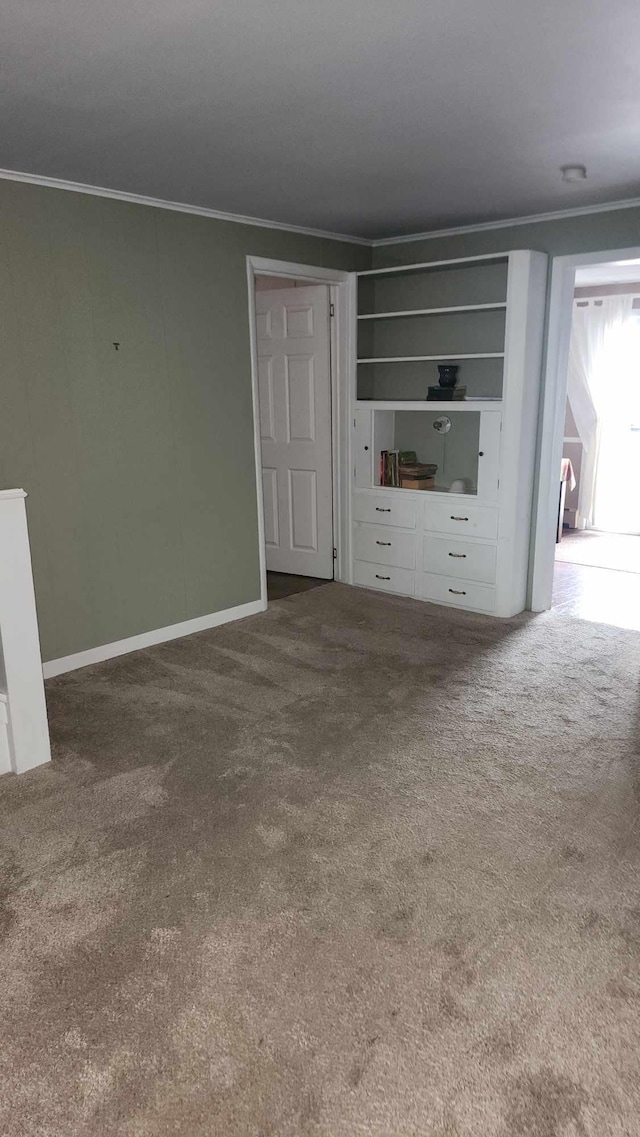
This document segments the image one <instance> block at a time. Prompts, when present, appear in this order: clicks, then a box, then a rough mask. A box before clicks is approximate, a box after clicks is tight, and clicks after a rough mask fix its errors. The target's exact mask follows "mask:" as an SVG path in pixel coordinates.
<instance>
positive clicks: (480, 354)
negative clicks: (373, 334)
mask: <svg viewBox="0 0 640 1137" xmlns="http://www.w3.org/2000/svg"><path fill="white" fill-rule="evenodd" d="M450 359H504V352H503V351H473V352H469V353H467V354H466V355H451V354H447V353H446V352H441V353H440V355H380V356H377V355H376V356H371V357H369V358H368V359H358V360H357V362H358V363H427V362H428V361H429V360H434V361H435V360H437V361H438V362H440V363H447V362H448V360H450Z"/></svg>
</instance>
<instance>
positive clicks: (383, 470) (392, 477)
mask: <svg viewBox="0 0 640 1137" xmlns="http://www.w3.org/2000/svg"><path fill="white" fill-rule="evenodd" d="M399 470H400V464H399V462H398V451H397V450H381V452H380V485H381V486H395V487H396V488H399V486H400V474H399Z"/></svg>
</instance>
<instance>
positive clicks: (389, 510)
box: [376, 505, 391, 513]
mask: <svg viewBox="0 0 640 1137" xmlns="http://www.w3.org/2000/svg"><path fill="white" fill-rule="evenodd" d="M376 513H391V507H389V509H383V508H382V506H381V505H376Z"/></svg>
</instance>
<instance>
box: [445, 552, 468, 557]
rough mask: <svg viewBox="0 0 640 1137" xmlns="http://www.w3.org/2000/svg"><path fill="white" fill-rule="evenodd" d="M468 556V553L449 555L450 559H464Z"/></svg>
mask: <svg viewBox="0 0 640 1137" xmlns="http://www.w3.org/2000/svg"><path fill="white" fill-rule="evenodd" d="M466 555H467V554H466V553H449V556H450V557H458V558H461V557H462V558H464V557H466Z"/></svg>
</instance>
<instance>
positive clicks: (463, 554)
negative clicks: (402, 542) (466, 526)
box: [389, 542, 467, 559]
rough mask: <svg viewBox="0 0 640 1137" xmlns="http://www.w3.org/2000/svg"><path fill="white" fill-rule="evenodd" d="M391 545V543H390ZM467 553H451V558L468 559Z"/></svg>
mask: <svg viewBox="0 0 640 1137" xmlns="http://www.w3.org/2000/svg"><path fill="white" fill-rule="evenodd" d="M389 544H391V542H389ZM466 555H467V554H466V553H449V556H450V557H457V558H458V559H460V558H464V557H466Z"/></svg>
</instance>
